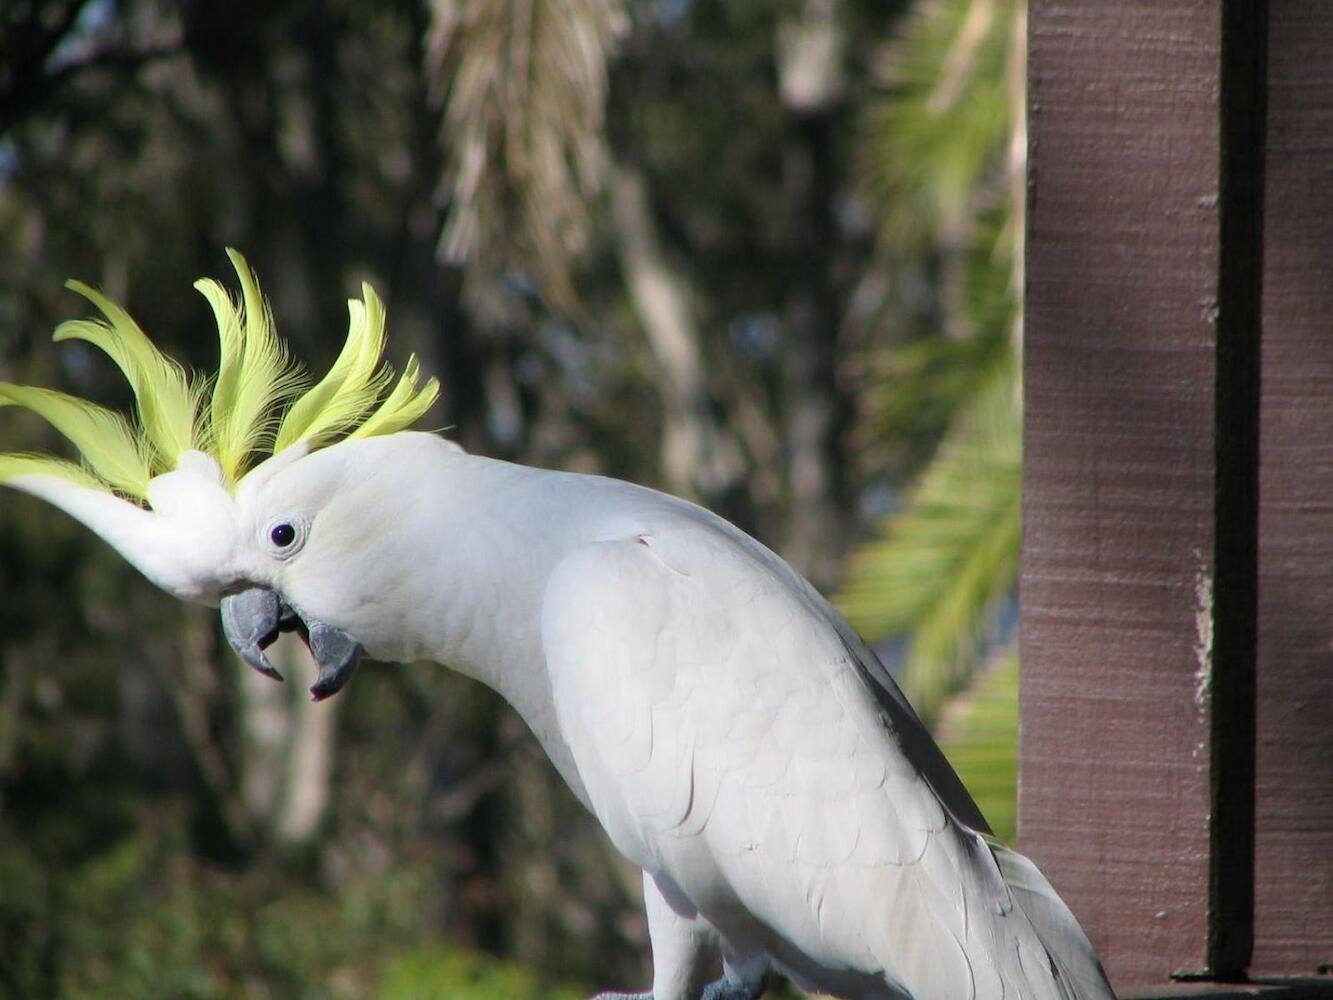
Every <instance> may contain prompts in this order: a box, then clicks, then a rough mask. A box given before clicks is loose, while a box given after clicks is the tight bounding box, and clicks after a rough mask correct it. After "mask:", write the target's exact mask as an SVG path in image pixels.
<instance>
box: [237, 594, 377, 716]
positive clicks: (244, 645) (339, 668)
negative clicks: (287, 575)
mask: <svg viewBox="0 0 1333 1000" xmlns="http://www.w3.org/2000/svg"><path fill="white" fill-rule="evenodd" d="M222 631H223V633H224V634H225V635H226V637H227V642H228V643H229V644H230V645H231V648H232V649H234V650H236V653H237V655H238V656H240V658H241V659H242V660H244V661H245V662H246V663H248V664H249V665H250V666H252V667H254V668H255V669H256V670H258V671H259V672H260V673H261V674H263V675H264V676H265V677H271V678H273V679H274V680H275V681H280V680H282V674H280V673H278V671H277V668H275V667H274V666H273V664H272V663H270V662H269V659H268V657H267V656H265V655H264V650H265V649H267V648H268V647H269V646H271V645H272V644H273V643H274V642H275V641H276V640H277V638H278V636H279V634H281V633H283V632H298V633H300V635H301V638H302V639H303V640H304V641H305V643H306V645H307V646H308V647H309V648H310V652H311V654H312V655H313V656H314V658H315V665H316V667H317V668H318V673H317V676H316V677H315V683H314V684H312V685H311V686H310V694H311V696H312V697H313V698H314V699H315V701H323V700H324V699H325V698H327V697H329V696H330V695H334V694H337V693H338V692H339V691H341V690H342V689H343V687H344V686H345V685H346V684H347V682H348V680H349V679H351V676H352V674H353V673H354V672H355V670H356V667H357V664H358V663H360V661H361V653H362V652H363V650H362V648H361V644H360V643H359V642H357V641H356V640H355V639H353V638H352V637H351V636H350V635H348V634H347V633H346V632H344V631H343V630H342V629H339V628H334V627H333V626H332V625H326V624H324V623H323V622H318V621H313V620H311V621H305V620H303V619H302V618H301V616H300V615H298V614H297V613H296V612H295V611H294V610H293V609H292V608H291V607H290V606H289V605H288V604H287V602H286V601H284V600H283V599H282V598H281V597H279V596H278V595H277V594H276V593H274V592H273V591H272V590H269V589H268V588H266V587H251V588H250V589H249V590H244V591H242V592H241V593H239V594H232V595H230V596H228V597H224V598H223V599H222Z"/></svg>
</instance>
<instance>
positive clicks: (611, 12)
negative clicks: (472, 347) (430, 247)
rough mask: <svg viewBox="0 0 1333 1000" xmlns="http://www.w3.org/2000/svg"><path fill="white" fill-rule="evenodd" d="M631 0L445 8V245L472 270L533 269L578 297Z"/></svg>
mask: <svg viewBox="0 0 1333 1000" xmlns="http://www.w3.org/2000/svg"><path fill="white" fill-rule="evenodd" d="M625 25H626V16H625V10H624V4H623V2H622V0H434V2H433V3H432V5H431V31H430V37H429V39H428V45H427V62H428V66H429V69H430V72H431V74H432V77H433V79H434V82H435V88H436V93H437V97H438V98H439V99H441V100H442V101H443V104H444V124H443V130H442V131H443V138H444V142H445V144H446V146H447V147H448V149H449V150H450V152H451V157H450V164H449V168H448V174H447V176H446V177H445V179H444V185H443V188H444V191H445V193H446V194H447V196H448V199H449V215H448V219H447V221H446V222H445V226H444V232H443V234H442V235H441V238H440V248H441V251H442V252H443V254H444V255H445V257H446V258H447V259H449V260H450V261H453V262H458V263H465V264H466V265H467V269H468V271H469V272H470V273H472V274H478V273H495V272H497V271H502V270H505V269H511V268H512V269H518V270H522V271H526V272H528V273H530V274H531V276H532V277H533V278H534V279H536V280H537V281H538V283H539V284H540V285H541V286H542V288H543V291H544V292H545V293H546V294H547V295H548V296H550V297H552V298H553V299H554V300H556V301H562V300H563V301H566V302H568V301H569V300H570V299H571V298H572V294H573V293H572V290H571V282H570V272H569V266H570V259H571V257H572V256H574V255H576V254H577V253H578V252H579V251H580V250H581V249H582V248H583V247H584V245H585V244H586V242H587V238H588V235H589V228H590V222H589V218H588V211H587V202H588V199H589V198H590V197H591V196H592V195H594V194H595V193H596V192H597V191H598V190H599V189H600V186H601V183H602V180H603V172H604V165H605V161H606V150H605V142H604V128H603V114H604V110H603V104H604V99H605V96H606V87H607V61H608V59H609V58H610V55H611V53H612V52H613V51H614V49H615V47H616V44H617V43H618V41H619V39H620V37H621V35H622V34H623V32H624V29H625Z"/></svg>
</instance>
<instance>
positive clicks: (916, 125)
mask: <svg viewBox="0 0 1333 1000" xmlns="http://www.w3.org/2000/svg"><path fill="white" fill-rule="evenodd" d="M1014 8H1015V0H923V2H921V3H918V4H917V5H916V7H915V9H914V10H913V12H912V14H911V15H909V20H908V24H907V26H906V28H905V30H904V31H902V32H901V33H900V34H898V35H897V36H896V37H895V38H894V39H893V41H892V42H890V44H889V45H888V46H887V47H886V49H885V51H884V54H883V56H882V60H881V65H882V77H883V81H884V85H885V86H884V94H883V97H882V98H880V99H879V100H878V101H876V102H874V103H873V104H872V105H871V110H870V111H869V113H868V114H867V116H866V118H865V124H864V129H865V133H866V143H865V149H866V154H867V155H866V168H865V170H864V175H865V180H866V185H865V187H866V191H867V193H868V194H869V196H870V198H871V200H872V202H873V203H874V205H875V207H876V209H877V214H878V217H879V219H880V228H881V233H882V236H883V239H884V241H885V242H886V243H888V244H892V245H897V246H912V247H915V246H920V245H922V244H923V243H925V242H928V241H932V240H937V239H939V238H940V237H941V236H944V237H946V238H950V239H956V238H957V234H958V233H959V232H960V231H961V230H962V229H963V228H964V227H965V224H966V221H967V219H968V217H969V215H970V214H971V213H972V211H973V207H972V206H973V201H974V199H975V196H976V193H977V192H978V191H979V190H981V189H983V188H985V187H986V186H987V182H988V181H989V180H990V179H991V178H992V177H997V176H1001V175H1003V174H1004V173H1006V161H1005V157H1004V155H1003V154H1004V152H1005V150H1006V147H1007V143H1006V139H1007V138H1008V137H1009V135H1010V134H1011V132H1012V130H1013V128H1014V125H1015V123H1014V115H1015V111H1016V109H1015V108H1014V106H1013V103H1012V101H1011V100H1010V99H1009V94H1008V88H1007V87H1006V86H1005V80H1006V76H1007V74H1008V73H1010V72H1014V71H1015V70H1014V68H1013V60H1011V59H1010V58H1009V55H1010V52H1009V49H1010V46H1011V44H1013V35H1012V32H1011V31H1010V26H1011V24H1012V21H1013V14H1014Z"/></svg>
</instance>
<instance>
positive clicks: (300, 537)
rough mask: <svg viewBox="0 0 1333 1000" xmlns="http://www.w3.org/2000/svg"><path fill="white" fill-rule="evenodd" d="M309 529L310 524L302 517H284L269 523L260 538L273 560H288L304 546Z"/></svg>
mask: <svg viewBox="0 0 1333 1000" xmlns="http://www.w3.org/2000/svg"><path fill="white" fill-rule="evenodd" d="M309 527H310V522H309V521H308V520H307V519H306V518H304V517H284V518H282V519H280V520H277V521H271V522H270V523H269V525H268V527H267V528H265V529H264V533H263V534H262V535H260V538H262V539H263V540H264V541H265V542H266V543H267V547H268V553H269V555H270V556H272V557H273V558H274V559H289V558H291V557H292V556H294V555H296V553H298V552H300V551H301V549H302V547H303V546H304V545H305V536H306V534H307V529H308V528H309Z"/></svg>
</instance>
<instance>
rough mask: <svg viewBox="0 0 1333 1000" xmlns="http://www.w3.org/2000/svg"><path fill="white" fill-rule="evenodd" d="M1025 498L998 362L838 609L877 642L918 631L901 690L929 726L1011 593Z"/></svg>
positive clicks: (859, 564)
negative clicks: (995, 612)
mask: <svg viewBox="0 0 1333 1000" xmlns="http://www.w3.org/2000/svg"><path fill="white" fill-rule="evenodd" d="M1021 499H1022V455H1021V433H1020V423H1019V415H1018V400H1017V399H1016V397H1015V382H1014V376H1013V369H1012V367H1010V366H998V367H997V368H996V369H995V370H994V372H993V374H992V378H991V381H990V383H989V384H988V385H986V386H985V387H984V388H983V390H982V391H981V392H980V393H979V395H978V396H977V398H976V400H975V402H974V404H973V405H972V406H971V407H970V408H969V410H968V411H967V412H966V413H965V414H964V415H963V416H962V417H961V418H960V419H959V420H958V421H957V422H956V424H955V426H954V427H953V429H952V430H951V431H950V433H949V435H948V437H947V438H946V440H945V442H944V444H943V445H942V446H941V447H940V449H939V451H938V452H937V454H936V455H935V457H934V458H933V459H932V461H931V462H930V464H929V465H928V466H927V467H926V468H925V470H924V471H923V473H922V475H921V477H920V479H919V481H918V482H917V484H916V487H915V489H914V490H913V491H912V493H911V495H910V497H909V499H908V502H907V505H906V507H905V508H904V509H903V510H902V511H900V512H898V513H896V514H893V515H891V516H890V517H889V518H888V519H887V520H886V522H885V524H884V525H883V527H882V530H881V532H880V534H879V536H878V537H876V538H874V539H872V540H871V541H869V542H867V543H866V544H865V545H864V546H863V547H862V548H861V549H859V550H858V551H857V552H855V553H854V554H853V556H852V558H851V562H850V566H849V572H848V579H847V582H846V584H845V586H844V587H843V590H842V592H841V593H840V595H839V596H838V599H837V603H838V605H839V607H840V608H841V610H842V611H843V613H844V614H845V615H846V616H847V618H848V620H849V621H850V622H851V623H852V625H853V626H854V627H855V628H856V629H857V630H858V631H860V632H861V633H862V634H863V635H865V636H866V637H867V638H869V639H871V640H872V641H874V640H878V639H881V638H884V637H887V636H891V635H898V634H903V633H907V632H911V633H912V637H911V642H910V645H909V647H908V652H907V655H906V660H905V663H904V669H903V675H902V681H903V689H904V691H906V693H907V695H908V697H909V698H910V699H911V700H912V702H913V704H915V705H916V707H917V710H918V711H919V712H920V713H921V714H922V716H923V717H924V718H926V719H928V720H929V719H930V718H932V717H934V716H935V714H936V713H937V712H938V711H939V708H940V706H941V704H943V702H944V700H945V699H946V698H947V697H948V696H949V695H950V694H951V693H952V692H953V691H955V690H956V689H957V688H958V687H959V686H961V685H962V684H963V683H964V681H965V680H966V678H967V676H968V674H969V672H970V671H971V669H972V668H973V666H975V664H976V662H977V659H978V656H979V654H980V652H981V649H980V645H981V643H980V640H981V635H982V631H983V629H984V625H985V623H986V622H987V620H988V619H989V618H990V617H991V616H992V615H993V613H994V611H995V609H996V608H997V607H998V606H999V604H1000V602H1001V601H1003V600H1004V599H1005V598H1006V597H1007V596H1008V595H1009V594H1010V593H1011V592H1012V590H1013V587H1014V582H1015V580H1016V578H1017V572H1018V542H1019V537H1020V531H1021V517H1020V503H1021Z"/></svg>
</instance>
